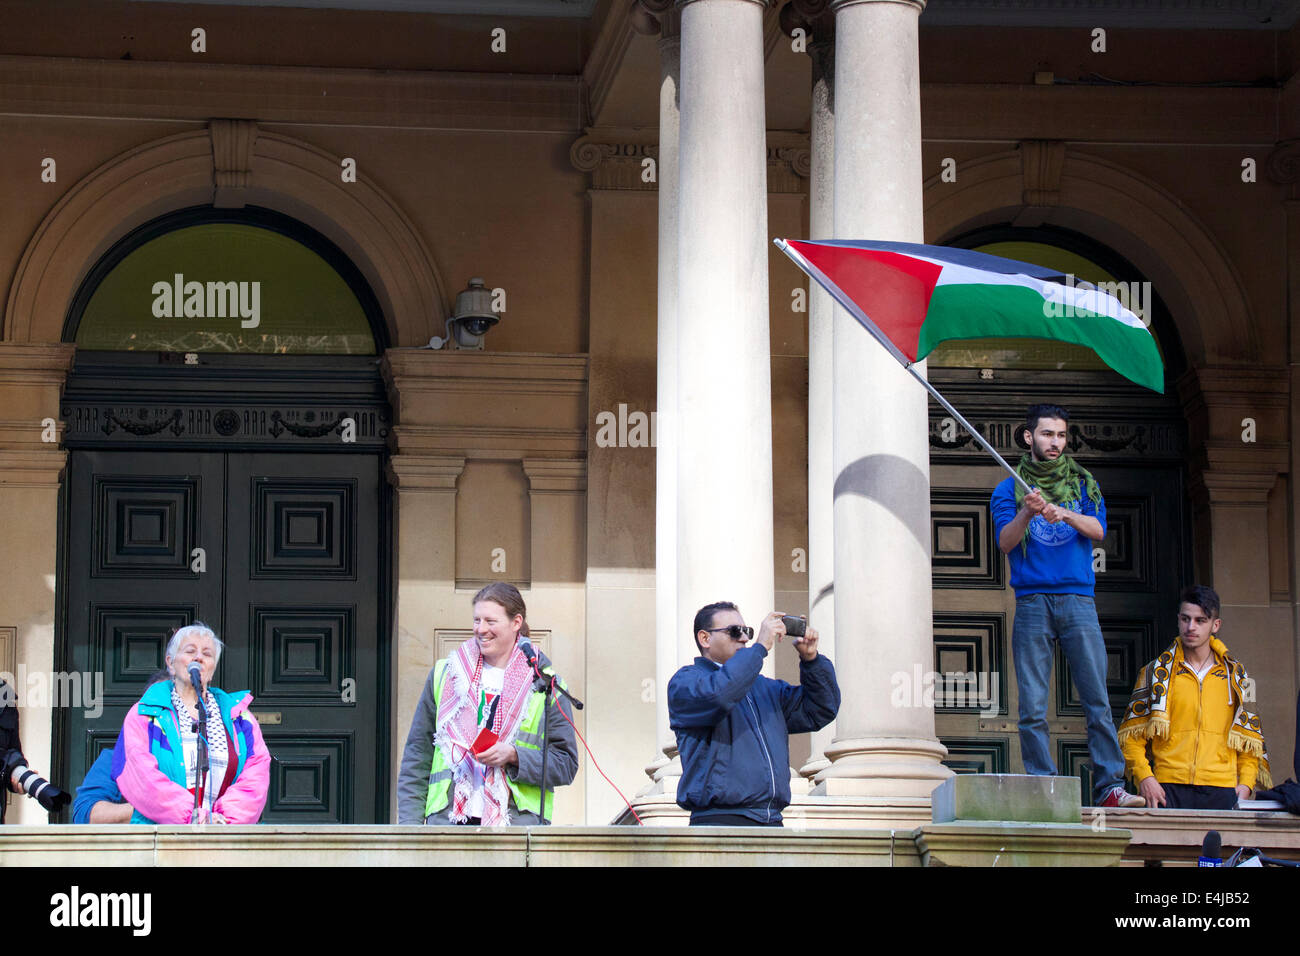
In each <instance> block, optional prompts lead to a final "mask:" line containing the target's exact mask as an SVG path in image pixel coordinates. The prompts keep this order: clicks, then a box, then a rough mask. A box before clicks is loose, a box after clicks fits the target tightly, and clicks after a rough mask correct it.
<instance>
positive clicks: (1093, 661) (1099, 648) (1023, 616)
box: [1011, 594, 1124, 803]
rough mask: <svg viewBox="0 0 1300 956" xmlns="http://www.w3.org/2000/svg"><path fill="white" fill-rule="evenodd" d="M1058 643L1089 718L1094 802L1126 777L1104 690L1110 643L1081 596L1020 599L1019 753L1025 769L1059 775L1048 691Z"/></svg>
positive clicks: (1015, 641) (1014, 638)
mask: <svg viewBox="0 0 1300 956" xmlns="http://www.w3.org/2000/svg"><path fill="white" fill-rule="evenodd" d="M1058 642H1059V643H1060V645H1061V649H1062V650H1063V651H1064V652H1065V660H1066V662H1067V663H1068V664H1069V665H1070V676H1071V677H1073V678H1074V686H1075V687H1076V688H1077V689H1078V691H1079V699H1080V700H1081V701H1082V702H1083V712H1084V714H1085V715H1086V717H1087V721H1088V754H1089V755H1090V756H1091V757H1092V767H1093V791H1092V792H1093V802H1094V803H1096V802H1098V801H1100V800H1101V798H1102V796H1104V795H1105V793H1106V791H1107V790H1109V789H1110V788H1111V787H1113V786H1115V785H1116V784H1120V783H1122V781H1123V779H1124V756H1123V754H1121V753H1120V749H1119V739H1118V738H1117V737H1116V736H1115V721H1114V720H1113V719H1112V717H1111V712H1110V697H1109V695H1108V694H1107V693H1106V644H1105V642H1104V641H1103V640H1102V637H1101V625H1099V624H1098V623H1097V605H1096V604H1095V603H1094V602H1093V599H1092V598H1090V597H1086V596H1084V595H1082V594H1026V595H1023V596H1020V597H1017V598H1016V620H1015V624H1014V625H1013V627H1012V629H1011V652H1012V656H1013V658H1014V659H1015V664H1016V687H1017V689H1018V691H1019V694H1020V754H1021V757H1022V758H1023V760H1024V764H1025V773H1032V774H1055V773H1056V761H1054V760H1053V759H1052V753H1051V749H1050V747H1049V746H1048V741H1047V690H1048V686H1049V685H1050V683H1051V676H1052V660H1053V657H1054V655H1055V646H1054V645H1055V643H1058Z"/></svg>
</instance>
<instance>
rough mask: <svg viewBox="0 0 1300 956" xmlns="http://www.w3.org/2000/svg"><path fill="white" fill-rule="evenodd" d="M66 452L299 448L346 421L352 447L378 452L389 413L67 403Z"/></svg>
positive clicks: (375, 410)
mask: <svg viewBox="0 0 1300 956" xmlns="http://www.w3.org/2000/svg"><path fill="white" fill-rule="evenodd" d="M61 414H62V417H63V420H64V422H65V423H66V430H65V431H64V435H63V438H64V444H65V446H68V447H101V448H102V447H115V446H118V445H123V444H132V445H135V444H143V443H147V444H148V445H150V446H151V447H170V446H175V445H197V444H206V445H223V444H235V443H238V444H255V445H273V446H291V447H301V446H302V445H304V444H319V443H320V441H322V440H328V441H337V440H338V439H336V438H326V436H331V435H336V434H339V433H341V432H342V431H343V423H344V420H345V419H352V421H353V422H354V423H355V424H356V434H355V438H356V445H355V447H356V448H360V449H364V448H378V447H382V446H383V445H384V443H385V441H386V440H387V438H388V432H389V427H390V423H389V420H388V413H387V411H386V410H384V409H381V408H374V407H370V408H367V407H365V406H361V407H355V408H346V407H344V408H339V407H331V408H328V409H321V408H311V407H305V406H303V407H295V408H282V409H273V408H268V407H266V406H254V405H247V406H230V405H212V406H199V405H185V406H181V407H177V406H175V405H169V406H139V405H135V406H122V405H118V404H112V403H100V402H65V403H64V404H63V406H62V409H61Z"/></svg>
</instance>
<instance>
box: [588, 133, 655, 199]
mask: <svg viewBox="0 0 1300 956" xmlns="http://www.w3.org/2000/svg"><path fill="white" fill-rule="evenodd" d="M646 159H651V160H653V161H654V164H653V166H651V165H649V164H647V163H646V162H645V161H646ZM569 162H571V163H572V164H573V168H574V169H577V170H580V171H581V172H584V173H590V174H591V188H592V189H636V190H644V191H651V192H653V191H654V190H656V189H658V184H657V180H658V178H659V177H658V164H659V145H658V143H657V141H656V133H655V131H643V130H601V131H594V130H588V131H587V134H586V135H585V136H582V137H580V138H579V139H578V140H576V141H575V142H574V144H573V146H572V147H570V149H569ZM651 169H653V170H654V175H653V176H650V175H649V170H651Z"/></svg>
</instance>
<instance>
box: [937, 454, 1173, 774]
mask: <svg viewBox="0 0 1300 956" xmlns="http://www.w3.org/2000/svg"><path fill="white" fill-rule="evenodd" d="M1087 465H1088V467H1089V468H1090V470H1092V471H1093V473H1094V474H1095V475H1096V477H1097V480H1098V482H1099V483H1100V484H1101V488H1102V494H1103V495H1104V496H1105V498H1106V509H1107V532H1106V537H1105V539H1104V540H1103V541H1102V543H1101V548H1102V550H1103V552H1104V554H1103V555H1099V556H1098V561H1099V562H1104V569H1103V567H1098V572H1097V586H1096V599H1097V617H1098V620H1099V622H1100V624H1101V629H1102V635H1103V637H1104V639H1105V641H1106V651H1107V686H1108V689H1109V692H1110V699H1111V709H1112V713H1113V715H1114V717H1115V721H1116V724H1117V725H1118V722H1119V720H1120V718H1121V717H1122V716H1123V711H1124V707H1125V706H1126V704H1127V703H1128V696H1129V693H1130V692H1131V691H1132V689H1133V682H1134V680H1135V679H1136V677H1137V671H1138V669H1139V668H1141V666H1142V665H1143V664H1145V663H1146V662H1147V661H1148V660H1150V659H1151V658H1152V657H1154V656H1155V654H1156V653H1157V652H1158V651H1159V650H1160V648H1162V647H1163V646H1164V645H1165V644H1166V643H1168V641H1169V640H1170V639H1171V638H1172V637H1173V635H1174V633H1175V632H1174V627H1175V625H1174V616H1175V614H1176V613H1177V600H1178V592H1179V590H1180V589H1181V588H1182V587H1184V586H1185V585H1186V584H1187V583H1190V582H1188V581H1185V580H1184V569H1185V568H1186V566H1187V562H1186V553H1187V543H1186V538H1185V531H1184V529H1185V517H1184V514H1185V511H1184V500H1185V495H1184V491H1183V476H1182V469H1181V467H1180V466H1179V465H1177V464H1174V463H1168V464H1159V465H1153V466H1150V467H1135V466H1131V465H1127V464H1121V463H1106V462H1093V461H1088V462H1087ZM1005 475H1006V472H1005V471H1003V470H1002V469H1001V468H998V467H996V466H994V465H985V464H983V463H976V462H975V461H971V462H963V463H961V464H945V463H935V464H933V465H932V466H931V488H932V492H931V495H932V505H931V511H932V518H931V521H932V525H933V527H932V544H933V548H934V556H933V577H934V588H935V590H934V611H935V622H934V635H935V636H934V645H935V649H934V661H935V663H934V670H935V672H936V673H937V674H952V673H957V672H961V673H973V674H975V675H976V686H975V687H974V688H973V690H974V691H975V693H971V692H970V691H969V690H968V692H967V693H966V695H965V697H964V698H963V697H962V695H961V694H960V693H959V694H957V695H955V696H954V695H953V694H951V693H950V694H949V695H948V698H947V699H945V697H944V695H943V694H942V693H939V692H936V694H935V710H936V729H937V733H938V735H939V738H940V740H942V741H943V743H944V744H945V745H947V746H948V747H949V759H948V761H946V762H947V763H948V764H949V766H951V767H952V768H953V769H954V770H957V771H958V772H999V771H1000V772H1011V773H1021V772H1023V766H1024V765H1023V763H1022V761H1021V757H1020V740H1019V734H1018V732H1017V720H1018V713H1019V700H1018V694H1017V689H1016V686H1015V669H1014V665H1013V664H1012V656H1011V629H1012V624H1013V622H1014V618H1015V592H1014V591H1013V590H1012V589H1011V584H1010V568H1009V566H1008V565H1007V561H1006V558H1005V556H1004V555H1003V554H1002V553H1001V551H1000V550H999V549H998V548H997V544H996V541H995V540H994V538H993V526H992V520H991V517H990V516H989V515H988V496H989V495H990V494H991V492H992V490H993V487H994V486H995V485H996V484H997V482H999V481H1001V480H1002V478H1003V477H1005ZM985 667H987V669H988V670H987V676H985V674H986V671H985V670H984V669H983V668H985ZM980 681H983V685H982V686H980V685H979V682H980ZM949 683H950V685H951V681H950V682H949ZM936 686H937V687H938V685H936ZM962 689H964V688H963V687H962V686H961V685H959V686H958V690H959V691H960V690H962ZM972 696H974V697H976V698H977V703H978V705H979V706H978V709H976V708H972V707H971V706H970V703H971V701H970V698H971V697H972ZM1048 700H1049V705H1048V714H1047V719H1048V724H1049V731H1050V734H1051V745H1052V748H1053V751H1054V753H1055V755H1056V760H1057V768H1058V770H1059V771H1060V772H1061V773H1063V774H1074V775H1078V776H1081V777H1083V778H1084V788H1085V793H1086V792H1088V791H1089V789H1090V779H1089V776H1090V768H1089V767H1088V765H1087V764H1088V748H1087V732H1086V728H1085V725H1084V718H1083V708H1082V707H1081V706H1080V703H1079V699H1078V694H1077V692H1076V690H1075V688H1074V682H1073V681H1072V680H1071V679H1070V677H1069V674H1068V668H1067V666H1066V663H1065V659H1064V655H1063V654H1061V653H1060V652H1059V651H1058V652H1057V655H1056V666H1055V668H1054V672H1053V676H1052V686H1051V688H1050V692H1049V696H1048Z"/></svg>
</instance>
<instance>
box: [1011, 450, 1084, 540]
mask: <svg viewBox="0 0 1300 956" xmlns="http://www.w3.org/2000/svg"><path fill="white" fill-rule="evenodd" d="M1016 474H1018V475H1019V476H1020V477H1021V478H1023V479H1024V480H1025V484H1027V485H1029V487H1030V488H1037V489H1038V490H1039V492H1041V493H1042V496H1043V500H1044V501H1046V502H1048V503H1049V504H1054V505H1059V504H1062V503H1063V502H1066V501H1073V500H1074V499H1075V496H1076V495H1078V493H1079V482H1080V481H1083V483H1084V489H1085V491H1086V492H1087V494H1088V498H1089V499H1090V500H1091V501H1092V503H1093V504H1094V505H1100V504H1101V487H1100V486H1099V485H1098V484H1097V479H1096V478H1094V477H1092V473H1091V472H1090V471H1088V469H1087V468H1084V467H1083V465H1081V464H1079V463H1078V462H1077V461H1075V460H1074V459H1073V458H1072V457H1070V456H1069V455H1066V454H1061V455H1058V456H1057V458H1056V460H1055V461H1035V460H1034V458H1033V456H1032V455H1030V454H1028V453H1026V454H1023V455H1021V456H1020V463H1019V464H1017V465H1016ZM1012 484H1013V487H1014V488H1015V492H1016V511H1017V512H1019V511H1020V506H1021V505H1023V504H1024V502H1025V489H1024V488H1022V487H1020V483H1019V482H1013V483H1012ZM1028 552H1029V526H1028V525H1026V526H1025V536H1024V537H1023V538H1022V539H1021V541H1020V553H1021V554H1022V555H1027V554H1028Z"/></svg>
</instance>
